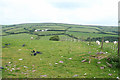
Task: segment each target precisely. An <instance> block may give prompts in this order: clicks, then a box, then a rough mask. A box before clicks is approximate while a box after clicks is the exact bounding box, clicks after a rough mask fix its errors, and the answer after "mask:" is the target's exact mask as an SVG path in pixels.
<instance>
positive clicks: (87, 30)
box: [1, 23, 118, 40]
mask: <svg viewBox="0 0 120 80" xmlns="http://www.w3.org/2000/svg"><path fill="white" fill-rule="evenodd" d="M45 29H47V31H44V30H45ZM35 30H38V31H35ZM42 30H43V31H42ZM22 33H27V34H33V35H38V36H50V35H67V36H69V37H73V38H75V39H83V40H87V38H89V37H90V38H94V39H95V40H96V38H97V39H98V37H112V39H115V40H117V38H116V37H117V36H118V27H117V26H99V25H77V24H64V23H24V24H14V25H2V35H1V36H7V35H13V34H22ZM94 39H93V40H94ZM109 39H110V38H109Z"/></svg>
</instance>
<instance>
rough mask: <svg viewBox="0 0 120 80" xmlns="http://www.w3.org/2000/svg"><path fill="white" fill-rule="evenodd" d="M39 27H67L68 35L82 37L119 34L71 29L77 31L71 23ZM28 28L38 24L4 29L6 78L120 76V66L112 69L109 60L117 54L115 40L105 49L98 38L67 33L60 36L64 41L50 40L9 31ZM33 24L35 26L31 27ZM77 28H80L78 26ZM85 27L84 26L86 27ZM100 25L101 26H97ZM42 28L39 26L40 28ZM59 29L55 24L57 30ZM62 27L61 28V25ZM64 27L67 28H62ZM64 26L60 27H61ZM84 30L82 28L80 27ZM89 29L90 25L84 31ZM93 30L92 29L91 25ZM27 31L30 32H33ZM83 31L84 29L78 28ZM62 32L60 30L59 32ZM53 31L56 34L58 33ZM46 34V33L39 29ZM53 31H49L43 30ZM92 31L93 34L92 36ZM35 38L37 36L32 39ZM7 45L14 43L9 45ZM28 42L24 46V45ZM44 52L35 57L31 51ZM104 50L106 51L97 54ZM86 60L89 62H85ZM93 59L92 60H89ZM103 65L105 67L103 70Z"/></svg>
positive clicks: (105, 45)
mask: <svg viewBox="0 0 120 80" xmlns="http://www.w3.org/2000/svg"><path fill="white" fill-rule="evenodd" d="M36 25H37V26H44V29H45V27H50V26H51V27H52V26H53V27H54V26H59V27H60V26H64V30H65V29H68V30H67V31H66V33H67V34H73V35H76V36H78V37H79V38H81V37H84V38H87V37H89V36H91V37H100V36H117V35H110V34H96V33H82V32H81V33H80V32H69V30H76V31H77V29H75V28H73V29H72V28H70V27H73V26H75V25H68V24H66V25H65V24H36ZM20 26H21V29H20V30H19V31H22V29H24V28H25V26H27V27H26V28H28V29H29V30H30V29H31V30H32V29H33V27H34V28H36V27H35V25H34V24H24V25H23V24H21V25H17V26H14V29H11V28H10V27H13V26H9V27H6V26H3V30H6V31H3V33H4V34H6V36H2V47H3V48H2V56H0V59H2V67H4V69H2V77H3V78H117V77H118V76H119V75H118V68H115V67H112V68H110V67H109V66H108V65H107V64H106V62H107V58H108V57H109V56H110V55H117V44H113V42H110V43H105V42H104V46H103V49H102V50H101V46H100V45H97V44H96V42H95V41H93V42H91V44H89V42H88V41H77V40H76V41H73V38H71V37H69V36H66V35H59V37H60V41H50V40H49V38H50V37H52V35H51V36H40V39H36V38H37V37H38V35H34V33H35V32H34V31H33V32H32V33H21V34H9V35H8V33H6V32H7V31H12V30H13V32H16V33H17V31H18V29H19V28H16V27H20ZM30 27H31V28H30ZM75 27H79V26H78V25H76V26H75ZM82 27H83V26H82ZM96 28H98V27H96ZM36 29H38V28H36ZM57 29H58V28H55V27H54V30H57ZM59 29H60V28H59ZM61 29H63V28H61ZM61 29H60V30H61ZM80 29H82V28H80ZM86 29H87V32H89V31H88V28H87V27H86V28H85V29H82V31H83V32H84V31H86ZM91 29H92V28H91ZM29 30H26V31H29ZM78 31H80V30H78ZM58 32H60V31H58ZM58 32H57V31H51V33H52V34H56V33H58ZM38 33H42V32H38ZM43 33H44V34H50V33H49V31H47V32H43ZM88 34H89V35H88ZM31 37H33V38H34V39H33V40H31ZM5 44H10V45H8V46H6V45H5ZM23 44H25V46H24V47H23V46H22V45H23ZM32 50H35V51H40V52H42V54H37V55H36V56H33V55H32V56H31V51H32ZM98 52H104V54H98V55H97V54H96V53H98ZM85 59H86V62H82V61H83V60H85ZM89 61H91V62H90V63H89ZM101 67H104V69H102V68H101Z"/></svg>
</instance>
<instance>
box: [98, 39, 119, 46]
mask: <svg viewBox="0 0 120 80" xmlns="http://www.w3.org/2000/svg"><path fill="white" fill-rule="evenodd" d="M96 43H97V44H98V45H100V41H98V40H97V41H96ZM105 43H109V41H105ZM113 43H114V44H117V43H118V42H117V41H113Z"/></svg>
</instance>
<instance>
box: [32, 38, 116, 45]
mask: <svg viewBox="0 0 120 80" xmlns="http://www.w3.org/2000/svg"><path fill="white" fill-rule="evenodd" d="M31 40H33V37H31ZM96 43H97V44H98V45H100V41H98V40H97V41H96ZM105 43H109V41H105ZM113 43H114V44H117V43H118V42H117V41H114V42H113Z"/></svg>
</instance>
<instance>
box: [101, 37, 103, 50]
mask: <svg viewBox="0 0 120 80" xmlns="http://www.w3.org/2000/svg"><path fill="white" fill-rule="evenodd" d="M103 42H104V37H102V44H101V50H102V49H103Z"/></svg>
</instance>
